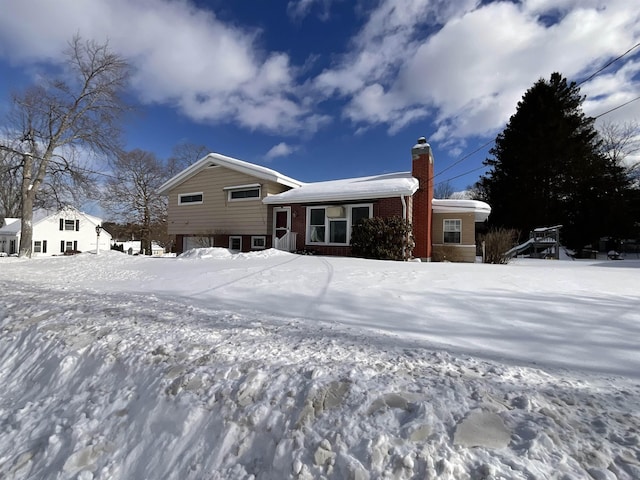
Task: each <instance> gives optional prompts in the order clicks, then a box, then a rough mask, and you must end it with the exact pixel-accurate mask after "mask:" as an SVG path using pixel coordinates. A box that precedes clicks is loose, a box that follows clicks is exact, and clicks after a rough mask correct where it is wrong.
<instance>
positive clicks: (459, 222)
mask: <svg viewBox="0 0 640 480" xmlns="http://www.w3.org/2000/svg"><path fill="white" fill-rule="evenodd" d="M447 222H457V223H458V225H459V226H460V228H459V230H447V227H446V226H447ZM447 233H458V234H459V239H458V241H457V242H448V241H447V239H446V236H445V235H446V234H447ZM442 244H443V245H462V219H461V218H443V219H442Z"/></svg>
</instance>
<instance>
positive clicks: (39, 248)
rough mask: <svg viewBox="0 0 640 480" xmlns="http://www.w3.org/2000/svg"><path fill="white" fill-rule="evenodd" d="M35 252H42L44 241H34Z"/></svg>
mask: <svg viewBox="0 0 640 480" xmlns="http://www.w3.org/2000/svg"><path fill="white" fill-rule="evenodd" d="M33 253H42V242H40V241H35V242H33Z"/></svg>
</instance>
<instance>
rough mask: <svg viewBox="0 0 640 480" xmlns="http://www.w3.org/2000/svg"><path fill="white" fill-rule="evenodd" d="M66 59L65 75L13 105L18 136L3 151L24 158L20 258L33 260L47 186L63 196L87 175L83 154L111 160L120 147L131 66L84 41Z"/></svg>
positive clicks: (105, 46) (78, 41) (77, 39)
mask: <svg viewBox="0 0 640 480" xmlns="http://www.w3.org/2000/svg"><path fill="white" fill-rule="evenodd" d="M65 54H66V62H65V67H66V69H65V71H64V75H62V76H60V77H59V78H54V79H48V80H46V81H44V82H43V83H41V84H38V85H34V86H32V87H30V88H28V89H27V90H26V91H25V92H24V93H22V94H20V95H14V96H13V99H12V100H13V101H12V109H11V111H10V114H9V125H10V131H12V132H16V133H15V138H14V140H15V142H13V145H5V146H4V149H5V150H7V149H8V150H10V151H13V152H17V153H19V154H20V157H21V162H20V176H21V178H20V184H21V186H20V196H21V204H22V212H21V219H22V232H21V237H20V250H19V255H20V256H31V244H32V236H33V226H32V219H33V208H34V205H35V203H36V197H37V195H38V193H39V192H42V191H43V190H42V189H43V188H45V186H47V185H48V188H49V189H50V191H49V192H48V193H54V192H56V191H58V192H59V191H60V188H61V187H62V185H64V184H65V183H66V184H67V185H69V183H68V182H69V181H70V182H71V183H73V182H75V181H76V180H79V179H80V177H81V176H82V175H83V168H82V167H81V166H79V165H78V158H79V157H78V153H79V152H80V151H81V150H83V151H87V152H99V153H100V154H105V155H107V156H109V155H112V154H113V153H114V152H117V151H118V150H119V147H120V144H119V139H120V128H119V119H120V117H121V115H122V114H123V113H124V112H125V110H126V106H125V104H124V102H123V101H122V99H121V97H120V94H121V93H122V91H123V90H124V88H125V86H126V82H127V78H128V75H129V70H130V69H129V65H128V64H127V62H126V61H125V60H124V59H123V58H121V57H120V56H118V55H116V54H114V53H112V52H111V51H110V49H109V48H108V44H107V43H103V44H100V43H96V42H94V41H84V40H82V39H81V38H80V37H79V36H75V37H74V38H73V39H72V40H71V41H70V42H69V48H68V50H67V51H66V52H65ZM56 175H57V177H56ZM74 176H75V177H74ZM48 178H49V179H50V181H49V183H47V179H48ZM63 179H64V180H63ZM70 179H71V180H70ZM45 190H46V189H45Z"/></svg>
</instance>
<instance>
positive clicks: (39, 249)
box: [0, 206, 111, 257]
mask: <svg viewBox="0 0 640 480" xmlns="http://www.w3.org/2000/svg"><path fill="white" fill-rule="evenodd" d="M98 225H102V219H100V218H97V217H94V216H93V215H89V214H87V213H84V212H81V211H79V210H78V209H76V208H74V207H70V206H68V207H64V208H62V209H60V210H58V211H55V212H51V211H46V210H36V211H34V212H33V244H32V246H31V251H32V256H34V257H36V256H38V257H40V256H52V255H62V254H64V253H65V252H71V251H80V252H84V251H95V250H96V240H97V239H98V238H99V239H100V244H99V246H100V250H108V249H109V245H110V242H111V235H110V234H109V232H107V231H106V230H101V231H100V235H99V236H98V235H97V233H96V226H98ZM21 230H22V228H21V221H20V219H19V218H5V219H4V222H3V225H2V227H0V252H3V253H5V254H8V255H12V254H16V253H18V249H19V248H20V233H21Z"/></svg>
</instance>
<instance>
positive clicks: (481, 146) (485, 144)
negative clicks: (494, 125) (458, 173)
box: [433, 139, 495, 178]
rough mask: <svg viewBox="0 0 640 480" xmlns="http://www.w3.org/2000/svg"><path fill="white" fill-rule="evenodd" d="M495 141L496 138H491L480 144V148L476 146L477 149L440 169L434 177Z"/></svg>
mask: <svg viewBox="0 0 640 480" xmlns="http://www.w3.org/2000/svg"><path fill="white" fill-rule="evenodd" d="M494 141H495V139H491V140H489V141H488V142H487V143H483V144H482V145H480V146H479V147H478V148H476V149H475V150H473V151H472V152H469V153H467V154H466V155H465V156H464V157H462V158H460V159H458V160H456V161H455V162H453V163H452V164H451V165H449V166H448V167H447V168H445V169H443V170H441V171H439V172H438V173H436V174H435V175H434V176H433V178H436V177H438V176H440V175H442V174H443V173H444V172H446V171H447V170H450V169H452V168H453V167H455V166H456V165H458V164H459V163H462V162H464V161H465V160H466V159H467V158H469V157H470V156H471V155H473V154H474V153H478V152H479V151H480V150H482V149H483V148H485V147H487V146H489V145H490V144H492V143H493V142H494Z"/></svg>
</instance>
